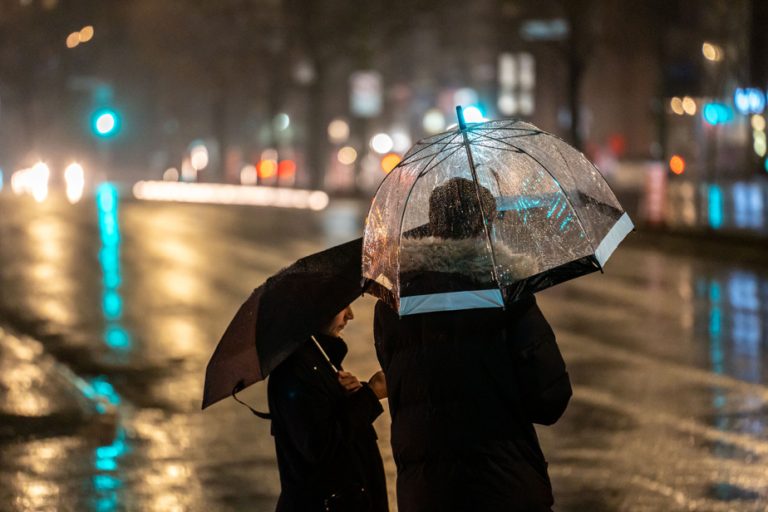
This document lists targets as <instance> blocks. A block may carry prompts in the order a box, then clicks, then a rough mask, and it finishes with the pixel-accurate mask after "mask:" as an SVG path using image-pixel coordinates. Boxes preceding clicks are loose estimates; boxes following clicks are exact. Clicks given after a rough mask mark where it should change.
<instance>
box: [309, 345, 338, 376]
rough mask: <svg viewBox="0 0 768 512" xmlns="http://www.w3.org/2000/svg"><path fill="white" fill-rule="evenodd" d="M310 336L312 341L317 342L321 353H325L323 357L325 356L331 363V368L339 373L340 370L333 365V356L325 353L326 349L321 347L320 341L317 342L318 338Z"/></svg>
mask: <svg viewBox="0 0 768 512" xmlns="http://www.w3.org/2000/svg"><path fill="white" fill-rule="evenodd" d="M310 338H312V341H314V342H315V346H316V347H317V349H318V350H319V351H320V353H321V354H323V357H324V358H325V360H326V361H328V364H329V365H331V368H333V372H334V373H339V370H338V369H337V368H336V367H335V366H334V365H333V363H332V362H331V358H330V357H328V354H326V353H325V350H323V347H321V346H320V343H318V342H317V339H316V338H315V337H314V336H310Z"/></svg>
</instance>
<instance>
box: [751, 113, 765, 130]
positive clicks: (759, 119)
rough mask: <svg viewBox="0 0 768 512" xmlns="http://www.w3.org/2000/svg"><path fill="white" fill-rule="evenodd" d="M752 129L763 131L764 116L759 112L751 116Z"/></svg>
mask: <svg viewBox="0 0 768 512" xmlns="http://www.w3.org/2000/svg"><path fill="white" fill-rule="evenodd" d="M752 129H753V130H759V131H765V118H764V117H763V116H761V115H759V114H757V115H754V116H752Z"/></svg>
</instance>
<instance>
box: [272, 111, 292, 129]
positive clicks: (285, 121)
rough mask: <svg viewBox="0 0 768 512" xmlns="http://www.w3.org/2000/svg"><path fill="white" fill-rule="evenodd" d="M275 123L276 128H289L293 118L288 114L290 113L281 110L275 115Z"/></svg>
mask: <svg viewBox="0 0 768 512" xmlns="http://www.w3.org/2000/svg"><path fill="white" fill-rule="evenodd" d="M273 123H274V125H275V129H276V130H278V131H283V130H287V129H288V127H289V126H290V125H291V118H290V117H289V116H288V114H286V113H284V112H281V113H279V114H277V115H276V116H275V119H274V121H273Z"/></svg>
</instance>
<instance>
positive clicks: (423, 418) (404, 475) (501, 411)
mask: <svg viewBox="0 0 768 512" xmlns="http://www.w3.org/2000/svg"><path fill="white" fill-rule="evenodd" d="M374 335H375V340H376V350H377V354H378V357H379V361H380V362H381V366H382V368H383V370H384V372H385V374H386V378H387V387H388V392H389V407H390V411H391V415H392V450H393V454H394V458H395V463H396V464H397V501H398V507H399V510H400V512H416V511H418V512H422V511H423V512H427V511H430V512H431V511H438V510H439V511H475V510H477V511H483V512H494V511H503V512H510V511H542V510H550V508H551V506H552V504H553V497H552V489H551V485H550V481H549V476H548V474H547V463H546V461H545V459H544V456H543V454H542V452H541V448H540V447H539V442H538V439H537V436H536V431H535V430H534V427H533V425H532V423H534V422H536V423H543V424H551V423H554V422H555V421H556V420H557V419H558V418H559V417H560V415H561V414H562V413H563V411H564V410H565V407H566V405H567V403H568V401H569V399H570V396H571V386H570V381H569V379H568V374H567V372H566V370H565V363H564V362H563V359H562V357H561V355H560V352H559V350H558V348H557V344H556V342H555V336H554V333H553V332H552V329H551V328H550V326H549V324H548V323H547V321H546V320H545V319H544V316H543V315H542V313H541V311H540V310H539V308H538V306H537V305H536V301H535V299H534V298H533V297H532V296H529V297H527V298H526V299H524V300H521V301H519V302H517V303H516V304H515V305H513V306H511V307H508V308H507V310H506V311H502V310H498V309H475V310H465V311H451V312H437V313H426V314H419V315H412V316H404V317H402V318H400V317H398V315H397V313H395V312H394V311H393V310H392V309H391V308H390V307H389V306H387V305H386V304H385V303H383V302H381V301H380V302H379V303H378V304H377V305H376V313H375V320H374Z"/></svg>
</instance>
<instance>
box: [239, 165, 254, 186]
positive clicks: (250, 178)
mask: <svg viewBox="0 0 768 512" xmlns="http://www.w3.org/2000/svg"><path fill="white" fill-rule="evenodd" d="M256 180H257V173H256V166H255V165H250V164H249V165H244V166H243V168H242V169H240V184H242V185H255V184H256Z"/></svg>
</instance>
